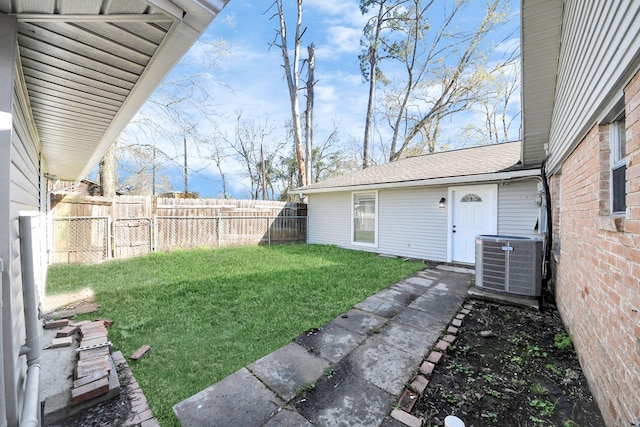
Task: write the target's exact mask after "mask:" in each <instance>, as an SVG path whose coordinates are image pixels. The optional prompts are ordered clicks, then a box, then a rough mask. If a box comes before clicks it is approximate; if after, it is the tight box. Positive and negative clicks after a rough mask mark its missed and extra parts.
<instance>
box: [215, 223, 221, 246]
mask: <svg viewBox="0 0 640 427" xmlns="http://www.w3.org/2000/svg"><path fill="white" fill-rule="evenodd" d="M216 227H218V228H217V230H216V237H217V240H218V248H220V233H221V232H222V218H221V217H218V218H217V220H216Z"/></svg>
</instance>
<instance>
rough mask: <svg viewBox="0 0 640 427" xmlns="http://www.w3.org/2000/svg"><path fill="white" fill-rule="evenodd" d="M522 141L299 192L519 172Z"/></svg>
mask: <svg viewBox="0 0 640 427" xmlns="http://www.w3.org/2000/svg"><path fill="white" fill-rule="evenodd" d="M521 146H522V145H521V143H520V141H516V142H506V143H502V144H494V145H483V146H480V147H473V148H463V149H459V150H451V151H443V152H440V153H433V154H424V155H421V156H415V157H407V158H405V159H401V160H398V161H395V162H390V163H385V164H382V165H376V166H371V167H369V168H367V169H363V170H360V171H357V172H352V173H348V174H345V175H342V176H338V177H334V178H330V179H327V180H324V181H320V182H317V183H314V184H311V185H307V186H304V187H299V188H296V189H295V190H294V191H295V192H303V191H307V190H318V189H328V188H336V189H338V188H340V187H352V186H362V185H376V184H389V183H406V182H410V181H424V180H430V179H437V178H450V177H460V176H473V175H483V174H491V173H496V172H506V171H510V170H516V169H518V168H519V162H520V150H521Z"/></svg>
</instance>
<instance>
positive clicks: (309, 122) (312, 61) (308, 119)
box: [304, 43, 316, 185]
mask: <svg viewBox="0 0 640 427" xmlns="http://www.w3.org/2000/svg"><path fill="white" fill-rule="evenodd" d="M308 52H309V53H308V55H309V56H308V64H307V65H308V67H309V68H308V75H307V109H306V111H305V136H306V140H307V141H306V142H307V145H306V153H305V155H306V164H305V167H306V168H305V172H306V176H305V182H304V185H309V184H311V157H312V153H313V86H314V84H315V81H314V80H315V77H314V75H315V70H316V56H315V46H314V45H313V43H311V44H310V45H309V47H308Z"/></svg>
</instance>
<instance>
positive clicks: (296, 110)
mask: <svg viewBox="0 0 640 427" xmlns="http://www.w3.org/2000/svg"><path fill="white" fill-rule="evenodd" d="M297 3H298V19H297V22H296V35H295V44H294V50H293V64H291V61H290V59H289V50H288V47H287V25H286V23H285V20H284V7H283V5H282V0H278V1H277V5H278V17H279V19H280V39H281V44H280V49H281V51H282V59H283V61H284V75H285V78H286V79H287V86H288V88H289V102H290V104H291V122H292V127H293V140H294V144H295V152H296V162H297V163H298V183H299V184H300V185H305V182H306V176H307V172H306V167H305V166H306V165H305V155H304V149H303V147H302V125H301V123H300V107H299V106H298V81H299V63H300V38H301V33H300V27H301V25H302V0H297ZM292 67H293V68H292Z"/></svg>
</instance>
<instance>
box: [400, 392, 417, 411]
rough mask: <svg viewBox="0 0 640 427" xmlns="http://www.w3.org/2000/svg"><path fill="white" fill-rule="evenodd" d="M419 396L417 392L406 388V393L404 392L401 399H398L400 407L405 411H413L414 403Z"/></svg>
mask: <svg viewBox="0 0 640 427" xmlns="http://www.w3.org/2000/svg"><path fill="white" fill-rule="evenodd" d="M418 397H419V396H418V395H417V394H416V393H414V392H412V391H411V390H409V389H408V388H406V389H405V390H404V393H402V396H400V400H398V405H400V408H402V410H403V411H405V412H411V410H412V409H413V405H415V404H416V402H417V401H418Z"/></svg>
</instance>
